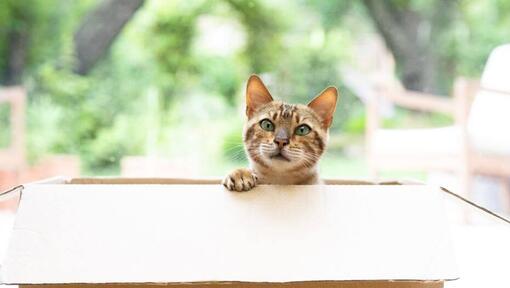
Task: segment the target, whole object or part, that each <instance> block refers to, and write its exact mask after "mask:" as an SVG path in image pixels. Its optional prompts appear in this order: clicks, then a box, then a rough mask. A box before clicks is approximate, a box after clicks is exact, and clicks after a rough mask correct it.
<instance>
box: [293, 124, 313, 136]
mask: <svg viewBox="0 0 510 288" xmlns="http://www.w3.org/2000/svg"><path fill="white" fill-rule="evenodd" d="M310 131H312V128H310V126H308V125H306V124H302V125H299V126H298V127H297V128H296V131H294V133H296V135H299V136H305V135H306V134H308V133H310Z"/></svg>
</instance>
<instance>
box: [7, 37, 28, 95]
mask: <svg viewBox="0 0 510 288" xmlns="http://www.w3.org/2000/svg"><path fill="white" fill-rule="evenodd" d="M7 38H8V39H7V63H6V64H7V65H6V67H5V72H4V73H5V75H4V84H5V85H7V86H9V85H19V84H20V83H21V78H22V75H23V70H24V68H25V60H26V51H27V44H28V31H27V30H26V29H13V30H11V31H9V33H8V35H7Z"/></svg>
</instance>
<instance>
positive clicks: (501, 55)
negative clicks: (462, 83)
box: [468, 44, 510, 156]
mask: <svg viewBox="0 0 510 288" xmlns="http://www.w3.org/2000/svg"><path fill="white" fill-rule="evenodd" d="M509 77H510V44H505V45H501V46H498V47H497V48H495V49H494V50H493V51H492V52H491V55H490V56H489V59H488V60H487V64H486V65H485V69H484V71H483V75H482V79H481V88H480V91H479V92H478V94H477V95H476V97H475V100H474V101H473V104H472V106H471V111H470V114H469V122H468V135H469V140H470V141H471V145H472V146H473V147H474V148H475V149H476V150H478V151H479V152H481V153H485V154H492V155H504V156H508V155H510V127H509V126H510V78H509Z"/></svg>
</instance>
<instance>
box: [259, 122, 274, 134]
mask: <svg viewBox="0 0 510 288" xmlns="http://www.w3.org/2000/svg"><path fill="white" fill-rule="evenodd" d="M260 127H261V128H262V129H264V130H266V131H274V124H273V122H271V121H269V119H264V120H262V121H260Z"/></svg>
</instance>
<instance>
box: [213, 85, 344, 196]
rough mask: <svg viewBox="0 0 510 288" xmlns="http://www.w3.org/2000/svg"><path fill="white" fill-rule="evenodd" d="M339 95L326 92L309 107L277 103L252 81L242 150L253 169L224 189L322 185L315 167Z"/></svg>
mask: <svg viewBox="0 0 510 288" xmlns="http://www.w3.org/2000/svg"><path fill="white" fill-rule="evenodd" d="M337 94H338V93H337V89H336V88H335V87H328V88H326V89H325V90H324V91H322V92H321V93H320V94H319V95H318V96H317V97H315V98H314V99H313V100H312V101H311V102H310V103H309V104H308V105H307V106H305V105H301V104H296V105H292V104H286V103H283V102H281V101H274V100H273V97H271V94H270V93H269V91H268V90H267V88H266V86H265V85H264V83H263V82H262V80H261V79H260V78H259V77H258V76H256V75H252V76H251V77H250V79H249V80H248V84H247V87H246V116H247V117H248V119H247V121H246V124H245V126H244V134H243V141H244V147H245V150H246V152H247V154H248V158H249V161H250V168H249V169H247V168H239V169H236V170H234V171H233V172H231V173H230V174H229V175H227V177H225V179H224V180H223V182H222V184H223V185H224V186H225V187H226V188H227V189H229V190H232V191H234V190H235V191H248V190H250V189H251V188H253V187H254V186H255V185H256V184H284V185H301V184H319V183H320V179H319V175H318V172H317V162H318V161H319V158H320V156H321V155H322V154H323V153H324V150H325V149H326V143H327V141H328V136H329V135H328V129H329V127H330V126H331V123H332V121H333V114H334V112H335V107H336V102H337Z"/></svg>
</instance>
